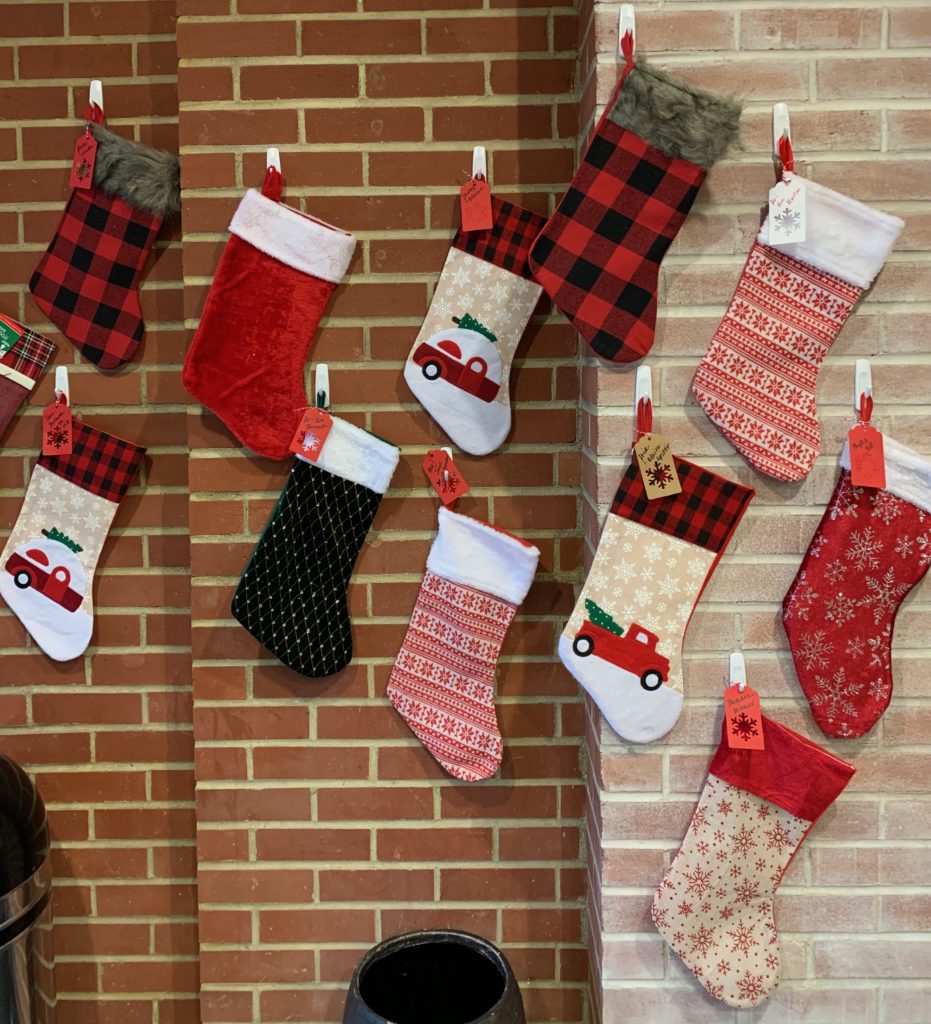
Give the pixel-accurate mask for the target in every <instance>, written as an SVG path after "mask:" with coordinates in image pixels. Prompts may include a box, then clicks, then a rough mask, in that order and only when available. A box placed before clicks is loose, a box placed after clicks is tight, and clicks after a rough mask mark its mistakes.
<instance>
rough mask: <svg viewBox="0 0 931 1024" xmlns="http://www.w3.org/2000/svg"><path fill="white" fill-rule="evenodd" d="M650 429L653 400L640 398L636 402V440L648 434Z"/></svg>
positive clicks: (651, 426)
mask: <svg viewBox="0 0 931 1024" xmlns="http://www.w3.org/2000/svg"><path fill="white" fill-rule="evenodd" d="M652 429H653V402H652V400H651V399H649V398H641V399H640V401H639V402H638V403H637V441H639V440H640V438H642V437H644V436H645V435H646V434H649V433H650V431H651V430H652ZM635 443H636V442H635Z"/></svg>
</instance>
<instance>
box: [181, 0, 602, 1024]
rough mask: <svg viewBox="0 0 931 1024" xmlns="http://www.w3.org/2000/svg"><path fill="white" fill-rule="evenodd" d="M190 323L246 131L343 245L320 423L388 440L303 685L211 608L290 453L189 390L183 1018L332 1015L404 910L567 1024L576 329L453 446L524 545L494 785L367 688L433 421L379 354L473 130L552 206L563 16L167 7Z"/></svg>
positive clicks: (383, 651)
mask: <svg viewBox="0 0 931 1024" xmlns="http://www.w3.org/2000/svg"><path fill="white" fill-rule="evenodd" d="M178 12H179V15H180V17H179V22H178V54H179V58H180V66H179V75H180V82H181V113H180V134H181V147H182V162H183V168H184V171H183V174H184V181H183V184H184V190H185V191H184V212H183V220H184V276H185V303H186V307H185V314H186V316H187V317H188V326H189V327H193V326H194V325H195V324H196V322H197V319H196V318H197V316H198V314H199V311H200V308H201V304H202V300H203V297H204V295H205V293H206V290H207V287H208V285H209V283H210V279H211V276H212V274H213V271H214V267H215V265H216V261H217V259H218V256H219V253H220V251H221V249H222V246H223V244H224V240H225V238H226V233H225V231H226V225H227V223H228V221H229V216H230V214H231V212H232V210H233V209H234V208H235V205H236V203H237V202H238V199H239V197H240V195H241V194H242V191H243V189H244V188H246V187H248V186H255V185H257V184H258V183H260V182H261V177H262V174H263V171H264V166H265V164H264V160H265V153H264V147H265V146H266V145H277V146H279V147H280V148H281V151H282V164H283V172H284V176H285V178H286V181H287V191H286V198H287V201H289V202H290V203H292V204H295V205H298V206H300V207H301V208H302V209H306V210H308V211H310V212H312V213H313V214H315V215H316V216H319V217H321V218H323V219H325V220H327V221H329V222H331V223H335V224H338V225H340V226H341V227H344V228H347V229H351V230H352V231H353V232H354V233H356V234H357V236H358V238H359V246H358V250H357V253H356V256H355V259H354V261H353V264H352V268H351V272H350V275H349V278H348V281H347V282H346V284H345V285H344V286H343V287H341V288H340V289H339V290H338V291H337V293H336V296H335V300H334V302H333V304H332V306H331V308H330V310H329V313H328V316H327V317H326V319H325V321H324V324H323V328H322V331H321V334H320V337H319V338H318V340H317V342H316V345H315V348H314V350H313V353H312V359H321V360H326V361H327V362H328V363H329V367H330V379H331V384H332V395H333V401H334V409H335V411H336V412H338V414H340V415H342V416H345V417H347V418H348V419H350V420H352V421H353V422H356V423H358V424H360V425H362V426H365V427H367V428H369V429H371V430H373V431H374V432H375V433H377V434H379V435H381V436H384V437H387V438H390V439H391V440H393V441H396V442H398V443H400V444H401V445H402V446H403V456H402V463H401V466H400V468H399V470H398V472H397V474H396V477H395V480H394V483H393V486H392V488H391V489H390V490H389V492H388V494H387V496H386V498H385V499H384V501H383V502H382V506H381V509H380V511H379V514H378V517H377V519H376V522H375V527H374V531H373V533H372V534H371V536H370V539H369V543H368V544H367V546H366V548H365V549H364V551H363V554H362V556H361V558H360V560H359V563H358V566H357V569H356V573H355V576H354V579H353V584H352V587H351V609H352V614H353V617H354V638H355V645H356V658H355V660H354V662H353V664H352V665H351V666H350V667H349V668H348V669H347V670H346V671H344V672H343V673H341V674H340V675H339V676H338V677H336V678H335V679H333V680H331V681H327V682H311V681H308V680H305V679H302V678H300V677H298V676H296V675H294V674H292V673H290V672H288V671H286V670H284V669H282V667H281V666H280V665H278V664H277V662H275V661H274V660H273V659H271V658H270V656H269V655H268V653H267V652H266V651H264V650H263V649H262V648H261V647H260V646H259V645H258V644H257V643H256V642H255V641H254V640H253V639H252V638H251V637H250V636H249V634H248V633H246V632H245V631H244V630H243V629H242V628H241V627H240V626H239V625H237V624H236V623H235V622H233V621H232V620H231V619H230V617H229V615H228V606H229V600H230V596H231V594H232V591H233V588H234V586H235V583H236V581H237V579H238V577H239V573H240V572H241V570H242V568H243V566H244V563H245V561H246V559H247V557H248V554H249V552H250V551H251V549H252V547H253V545H254V543H255V540H256V537H257V535H258V533H259V532H260V531H261V530H262V528H263V526H264V524H265V522H266V520H267V518H268V515H269V513H270V511H271V509H272V507H273V505H274V503H275V500H276V498H277V496H278V493H279V491H280V489H281V487H282V485H283V483H284V480H285V477H286V474H287V466H285V465H281V464H276V463H270V462H263V461H262V460H260V459H257V458H254V457H252V456H251V455H248V454H247V453H245V452H243V451H242V450H241V449H240V447H239V445H238V443H237V442H236V441H235V439H234V438H233V437H231V436H230V434H229V433H228V432H227V431H226V430H225V429H224V428H223V427H222V425H221V424H220V423H219V421H218V420H216V419H215V418H214V417H213V416H211V415H209V414H205V413H204V412H203V411H202V409H201V408H200V407H199V406H191V408H190V415H189V438H190V444H191V463H190V487H191V534H192V567H193V597H192V604H193V609H194V611H193V616H194V620H193V643H194V696H195V712H194V722H195V735H196V748H197V749H196V764H197V776H198V842H199V884H200V927H201V977H202V982H203V994H202V1012H203V1019H204V1020H205V1021H210V1022H223V1024H233V1022H239V1021H269V1022H271V1021H276V1022H277V1021H285V1020H287V1021H307V1022H320V1021H335V1020H339V1019H341V1015H342V1006H343V1001H344V998H345V990H346V985H347V982H348V979H349V976H350V973H351V970H352V967H353V965H354V964H355V962H356V961H357V960H358V958H359V956H360V955H361V953H362V952H363V951H364V950H365V949H366V948H368V947H369V946H370V945H372V944H373V942H375V941H377V940H379V939H381V938H383V937H386V936H388V935H391V934H393V933H396V932H398V931H403V930H406V929H410V928H417V927H421V926H428V925H452V926H461V927H464V928H467V929H471V930H473V931H477V932H480V933H482V934H483V935H486V936H487V937H489V938H491V939H492V940H493V941H495V942H497V943H499V944H500V945H501V947H502V948H503V949H504V951H505V953H506V954H507V956H508V957H509V959H510V960H511V962H512V964H513V965H514V968H515V971H516V973H517V975H518V978H519V979H520V981H521V983H522V985H523V989H524V997H525V1001H526V1004H527V1008H528V1012H529V1014H530V1019H532V1020H534V1021H542V1020H558V1021H580V1020H582V1014H583V992H584V987H585V979H586V975H587V959H586V956H585V951H584V942H583V932H582V923H581V921H582V899H583V895H584V870H583V867H582V864H583V860H582V849H581V844H580V818H581V812H582V800H583V793H582V788H581V785H580V756H579V738H580V735H581V731H582V716H581V713H580V712H581V706H580V704H579V702H578V698H577V695H576V691H575V687H574V686H573V685H572V683H571V681H570V680H569V679H568V677H567V676H566V674H565V673H564V672H563V671H562V669H561V667H560V666H559V664H558V662H557V661H556V660H555V658H554V650H555V642H556V636H557V633H558V630H559V629H560V628H561V626H562V623H563V621H564V619H565V616H566V615H567V614H568V613H569V611H570V610H571V607H572V598H573V587H574V584H575V583H576V582H577V580H578V578H579V568H580V555H581V544H580V542H579V519H578V483H579V454H578V447H577V443H576V421H577V395H578V387H579V384H578V357H577V347H576V342H575V339H574V336H573V334H572V332H571V331H570V330H569V328H568V326H567V325H566V324H565V323H564V322H561V321H560V318H559V316H558V315H550V313H549V310H548V309H547V308H544V307H543V306H541V307H540V309H539V310H538V314H537V315H536V316H535V317H534V321H533V326H532V327H531V328H530V330H529V332H528V336H527V338H526V340H525V342H524V343H523V344H522V346H521V348H520V350H519V353H518V356H519V357H518V359H517V366H516V379H515V389H514V390H515V394H516V399H517V401H516V415H515V427H514V430H513V432H512V434H511V436H510V438H509V440H508V443H507V444H506V445H505V446H504V447H503V448H502V449H501V450H500V452H499V453H497V454H496V455H495V456H493V457H488V458H484V459H471V458H468V457H464V456H463V457H460V459H459V465H460V466H461V467H462V468H463V471H464V473H465V476H466V478H467V479H468V480H469V482H470V484H471V486H472V492H471V494H470V495H469V496H468V497H467V498H465V499H463V501H461V502H460V506H459V508H460V510H461V511H463V512H466V513H469V514H473V515H476V516H481V517H485V518H487V519H488V520H489V521H490V522H492V523H495V524H496V525H498V526H502V527H504V528H506V529H509V530H516V531H518V532H519V533H520V534H521V535H522V536H524V537H527V538H530V539H532V540H533V541H534V543H536V544H537V545H538V546H539V547H540V549H541V551H542V559H541V565H540V571H539V574H538V577H537V581H536V583H535V584H534V586H533V588H532V589H531V591H530V594H529V595H528V598H527V600H526V602H525V604H524V607H523V610H522V611H521V613H520V615H519V616H518V618H517V620H516V622H515V623H514V626H513V627H512V629H511V632H510V635H509V638H508V640H507V643H506V645H505V649H504V652H503V657H502V664H501V669H500V672H499V676H498V696H499V700H498V708H499V718H500V721H501V727H502V731H503V733H504V735H505V737H506V742H505V760H504V765H503V768H502V772H501V776H500V778H498V779H495V780H492V781H490V782H488V783H486V784H481V785H473V786H464V785H461V784H453V783H452V782H451V781H450V780H449V779H447V778H446V777H445V775H444V774H443V772H442V771H441V770H440V769H439V767H438V766H437V765H436V763H435V762H434V761H433V759H432V758H431V757H430V756H429V755H428V754H427V753H426V752H425V751H424V750H423V748H422V747H421V746H420V744H419V743H418V742H417V741H416V740H414V739H413V738H412V736H411V734H410V733H409V732H408V730H407V728H406V726H405V725H404V724H403V722H402V720H401V719H400V718H399V716H398V715H397V713H396V712H395V711H394V709H393V708H392V707H391V705H390V704H389V703H388V701H387V700H386V699H385V697H384V692H385V685H386V683H387V678H388V673H389V671H390V667H391V664H392V662H393V660H394V656H395V654H396V653H397V650H398V648H399V647H400V644H401V640H402V638H403V636H404V631H405V628H406V623H407V620H408V617H409V614H410V610H411V608H412V607H413V603H414V600H415V597H416V594H417V590H418V586H419V581H420V578H421V576H422V572H423V566H424V562H425V559H426V555H427V550H428V548H429V545H430V541H431V538H432V536H433V533H434V530H435V523H436V508H437V503H436V501H435V499H434V497H433V496H432V492H431V491H429V490H428V488H427V486H426V481H425V478H424V476H423V473H422V471H421V469H420V462H421V461H422V458H423V453H424V452H425V451H426V450H427V449H428V448H430V447H433V446H436V445H438V444H442V443H444V440H445V436H444V435H443V434H442V432H441V431H440V430H439V429H438V428H437V427H436V426H435V425H434V424H433V422H432V421H431V420H430V419H429V418H428V416H427V415H426V414H425V413H424V412H423V410H422V409H421V407H420V406H419V405H418V404H417V402H416V401H415V400H414V399H413V397H412V396H411V395H410V393H409V392H408V391H407V388H406V386H405V385H404V383H403V381H402V379H401V376H400V374H401V368H402V365H403V361H404V358H405V356H406V355H407V352H408V350H409V348H410V346H411V343H412V341H413V339H414V337H415V335H416V333H417V330H418V327H419V325H420V322H421V320H422V318H423V315H424V312H425V311H426V308H427V305H428V302H429V298H430V295H431V293H432V289H433V286H434V283H435V281H436V278H437V274H438V271H439V268H440V267H441V266H442V262H443V259H444V257H445V253H446V250H447V248H448V246H449V241H450V238H451V236H452V232H453V230H454V228H455V226H456V224H457V223H458V212H457V210H456V196H457V193H458V187H459V185H460V184H461V183H462V182H463V181H464V172H466V171H468V169H469V168H470V166H471V149H472V146H473V144H475V143H483V144H485V145H486V146H487V147H488V157H489V171H490V179H491V182H492V185H493V187H494V188H495V190H496V191H497V192H498V193H499V194H501V195H504V196H506V197H508V198H512V199H516V200H518V201H520V202H522V203H524V204H525V205H527V206H529V207H531V208H533V209H535V210H538V211H541V212H546V211H547V210H548V209H549V208H550V206H551V204H552V201H553V197H554V194H558V193H559V191H560V190H561V188H562V187H563V186H564V184H565V182H566V181H567V180H568V178H569V176H570V175H571V172H572V166H573V160H574V149H575V142H576V134H577V128H576V102H575V94H574V91H573V90H574V69H575V63H576V52H577V14H576V12H575V10H574V9H573V7H572V5H571V4H564V5H556V6H552V5H549V4H539V3H526V2H522V3H519V2H518V0H495V2H494V3H487V4H486V3H483V2H482V0H447V2H441V0H437V2H435V3H434V2H430V0H426V2H425V0H409V2H400V3H399V2H388V0H365V2H364V3H362V2H360V3H357V2H356V0H328V2H326V3H320V2H318V0H275V2H271V3H270V2H267V0H261V2H260V0H238V6H237V7H236V9H235V13H232V12H231V10H230V3H229V0H219V2H216V3H206V2H204V0H187V2H181V3H179V5H178Z"/></svg>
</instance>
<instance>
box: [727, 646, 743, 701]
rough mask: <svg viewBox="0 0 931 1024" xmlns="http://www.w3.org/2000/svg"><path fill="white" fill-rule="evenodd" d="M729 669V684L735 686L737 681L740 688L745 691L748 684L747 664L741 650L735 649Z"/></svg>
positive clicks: (729, 662)
mask: <svg viewBox="0 0 931 1024" xmlns="http://www.w3.org/2000/svg"><path fill="white" fill-rule="evenodd" d="M727 670H728V671H727V675H728V680H729V685H731V686H733V685H734V683H736V684H737V688H738V690H740V692H741V693H743V691H744V690H745V689H746V686H747V664H746V662H745V661H744V656H743V655H742V654H741V653H740V651H734V652H733V654H731V656H730V658H729V659H728V666H727Z"/></svg>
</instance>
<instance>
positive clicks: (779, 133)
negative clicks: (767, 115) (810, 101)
mask: <svg viewBox="0 0 931 1024" xmlns="http://www.w3.org/2000/svg"><path fill="white" fill-rule="evenodd" d="M773 161H774V163H775V164H776V167H777V170H778V171H779V172H781V171H783V170H786V171H792V170H794V169H795V167H794V164H795V160H794V157H793V155H792V125H791V124H790V122H789V105H788V103H774V104H773Z"/></svg>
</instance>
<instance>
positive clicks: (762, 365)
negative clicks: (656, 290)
mask: <svg viewBox="0 0 931 1024" xmlns="http://www.w3.org/2000/svg"><path fill="white" fill-rule="evenodd" d="M788 177H789V178H790V179H791V180H796V176H795V175H794V174H789V175H788ZM804 186H805V191H806V195H807V204H806V205H807V221H808V232H807V240H806V241H804V242H795V243H792V244H783V245H780V244H778V241H777V240H773V239H771V238H770V230H771V229H770V225H769V223H766V224H764V225H763V227H762V228H761V229H760V233H759V236H758V237H757V240H756V242H755V244H754V246H753V248H752V249H751V250H750V255H749V257H748V258H747V263H746V266H745V267H744V271H743V275H742V276H741V278H740V281H739V282H738V284H737V290H736V292H735V293H734V298H733V299H732V300H731V304H730V306H729V307H728V310H727V313H726V314H725V316H724V319H723V320H722V322H721V325H720V326H719V327H718V329H717V331H716V333H715V336H714V339H713V341H712V342H711V345H710V347H709V348H708V351H707V352H706V353H705V355H704V357H703V358H702V361H701V363H700V364H699V366H698V371H697V373H696V374H695V381H694V383H693V384H692V391H693V392H694V394H695V397H696V398H697V399H698V401H699V404H700V405H701V406H702V407H703V408H704V410H705V412H706V413H708V415H709V416H710V417H711V419H712V421H713V422H714V424H715V426H717V427H718V428H719V429H720V430H721V431H722V433H723V434H724V435H725V436H726V437H727V439H728V440H729V441H730V442H731V444H733V445H734V447H735V448H736V449H737V450H738V451H739V452H740V454H741V455H742V456H743V457H744V458H745V459H746V460H747V461H748V462H749V463H750V464H751V465H752V466H754V468H756V469H758V470H760V471H761V472H762V473H766V474H768V475H769V476H773V477H776V478H777V479H779V480H801V479H802V478H803V477H805V476H806V475H807V474H808V472H809V470H810V469H811V467H812V465H813V464H814V461H815V458H816V457H817V455H818V451H819V450H820V447H821V439H820V438H821V433H820V428H819V426H818V416H817V412H816V409H815V384H816V381H817V377H818V370H819V369H820V367H821V362H822V360H823V359H824V357H825V355H826V354H827V351H828V349H829V348H830V347H831V345H832V344H833V343H834V339H835V338H836V337H837V335H838V333H839V332H840V329H841V328H842V327H843V326H844V323H845V322H846V320H847V317H848V316H849V315H850V312H851V310H852V309H853V307H854V305H855V303H856V302H857V300H858V299H859V297H860V295H861V294H862V293H863V291H864V289H866V288H868V287H869V286H870V284H871V283H872V281H873V279H874V278H875V277H876V275H877V274H878V273H879V271H880V270H881V269H882V267H883V264H884V263H885V261H886V257H887V256H888V255H889V252H890V250H891V249H892V246H893V244H894V243H895V240H896V239H897V238H898V236H899V233H900V232H901V230H902V228H903V226H904V225H903V223H902V221H901V220H899V218H898V217H892V216H890V215H889V214H887V213H881V212H880V211H879V210H873V209H871V208H870V207H869V206H864V205H863V203H858V202H857V201H856V200H854V199H850V198H849V197H848V196H845V195H842V194H841V193H840V192H835V191H834V190H833V189H829V188H825V187H824V186H823V185H819V184H817V182H814V181H805V182H804ZM768 242H772V243H773V244H767V243H768Z"/></svg>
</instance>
